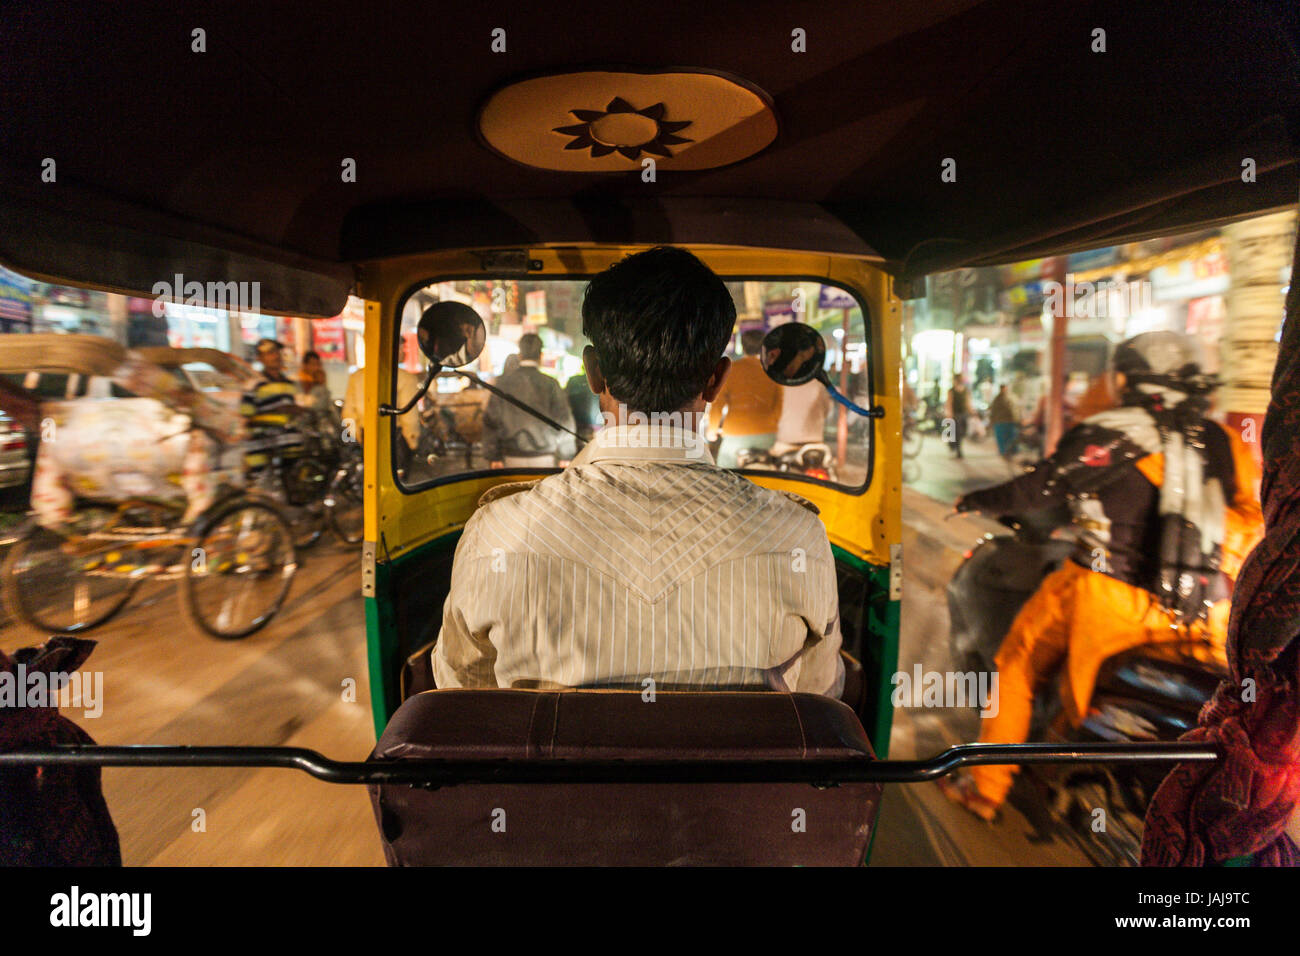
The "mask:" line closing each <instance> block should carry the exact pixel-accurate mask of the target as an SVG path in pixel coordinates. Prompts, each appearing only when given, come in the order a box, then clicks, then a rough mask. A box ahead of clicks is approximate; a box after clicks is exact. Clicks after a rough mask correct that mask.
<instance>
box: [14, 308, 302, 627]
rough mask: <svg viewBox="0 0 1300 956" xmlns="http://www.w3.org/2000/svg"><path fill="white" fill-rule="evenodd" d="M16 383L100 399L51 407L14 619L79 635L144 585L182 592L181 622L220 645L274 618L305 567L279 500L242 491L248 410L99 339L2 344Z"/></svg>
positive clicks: (22, 546) (20, 339)
mask: <svg viewBox="0 0 1300 956" xmlns="http://www.w3.org/2000/svg"><path fill="white" fill-rule="evenodd" d="M154 357H155V358H157V357H165V356H159V355H158V354H157V353H154ZM191 358H192V357H191ZM4 373H9V374H11V375H14V374H17V373H23V374H24V376H25V377H24V381H27V380H28V379H27V378H26V376H33V375H35V376H40V375H49V374H54V375H67V376H79V377H81V378H82V379H84V380H85V383H84V387H85V388H86V390H87V391H88V392H89V393H90V394H86V395H82V396H81V397H75V398H70V399H65V400H62V401H52V402H50V401H47V402H45V403H43V405H42V414H43V415H44V418H43V419H42V421H41V429H40V438H41V446H40V449H39V451H38V453H37V464H36V477H35V478H34V479H33V492H32V503H33V511H34V514H35V520H34V521H33V522H32V524H31V526H30V528H29V530H28V532H27V533H26V534H25V535H24V536H23V537H21V538H20V539H18V540H17V541H15V542H14V544H13V545H12V546H11V547H10V549H9V552H8V554H7V555H6V557H5V562H4V566H3V591H4V598H5V603H6V605H7V607H8V608H9V609H10V611H11V613H12V614H13V615H14V616H15V617H17V618H19V619H21V620H23V621H24V622H26V623H27V624H28V625H29V626H31V627H32V628H34V629H35V630H37V631H40V632H45V633H63V634H79V633H82V632H84V631H88V630H90V629H92V628H94V627H97V626H98V625H101V624H103V623H105V622H106V621H108V620H110V619H111V618H113V617H114V616H115V615H116V614H118V613H119V612H120V611H121V610H122V609H123V608H124V607H126V605H127V604H128V603H129V602H130V600H131V597H132V595H133V594H134V593H135V592H136V590H137V589H138V588H139V587H140V585H141V584H143V583H144V582H145V581H175V582H177V594H178V598H179V601H180V608H181V610H182V612H183V613H184V615H185V616H186V617H187V618H188V619H189V620H190V621H191V622H192V623H193V624H194V625H195V626H197V627H198V628H199V629H201V630H202V631H204V632H205V633H207V634H210V635H212V636H213V637H218V638H225V639H234V638H241V637H246V636H248V635H249V634H252V633H254V632H255V631H257V630H259V629H261V628H262V627H264V626H265V625H266V624H267V623H268V622H269V621H270V620H271V619H272V618H273V617H274V616H275V614H276V612H277V611H278V610H279V608H280V606H281V605H282V604H283V602H284V599H285V597H286V595H287V594H288V591H289V587H290V584H291V582H292V579H293V575H294V571H295V570H296V568H297V560H296V557H295V554H294V548H293V541H292V536H291V532H290V528H289V525H288V523H287V522H286V520H285V518H284V516H283V515H282V514H281V512H280V509H279V507H278V506H277V504H276V503H275V502H274V501H271V500H269V499H267V498H265V497H263V496H258V495H255V494H250V493H249V492H246V491H245V490H243V489H242V487H241V485H242V475H241V469H242V465H241V462H240V458H241V456H242V454H243V452H244V450H245V448H246V446H247V443H246V442H245V441H244V439H243V434H242V423H241V419H240V416H239V414H238V411H237V406H231V405H230V404H228V403H222V402H221V401H218V400H216V399H214V398H212V397H211V396H210V395H208V394H205V393H204V392H201V391H199V390H198V389H196V388H194V387H192V386H191V385H190V384H188V383H187V382H185V381H183V380H181V379H178V378H176V377H175V376H173V374H172V373H171V371H170V370H169V369H168V367H167V366H166V365H159V364H156V363H155V362H152V361H149V360H148V359H147V358H145V357H143V356H142V355H141V354H140V353H133V352H130V351H127V350H125V349H123V348H122V347H121V346H119V345H117V344H116V343H114V342H112V341H111V340H108V339H105V338H102V337H100V336H94V335H59V334H49V333H36V334H32V335H10V336H4V337H3V338H0V374H4ZM82 388H83V385H81V384H75V383H70V386H69V389H68V390H69V391H71V392H79V391H81V389H82ZM96 396H98V397H96Z"/></svg>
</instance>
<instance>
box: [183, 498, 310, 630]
mask: <svg viewBox="0 0 1300 956" xmlns="http://www.w3.org/2000/svg"><path fill="white" fill-rule="evenodd" d="M198 528H199V531H198V534H197V535H196V537H195V540H194V546H195V550H194V551H193V552H191V557H192V560H190V561H189V562H188V563H187V564H186V568H185V575H184V577H182V578H181V587H180V600H181V608H182V610H184V612H185V614H186V616H187V617H188V618H189V619H190V620H191V621H192V622H193V623H194V624H195V625H197V626H198V627H199V628H201V629H202V630H203V631H205V632H206V633H208V634H210V635H212V636H213V637H216V638H220V639H221V640H238V639H239V638H241V637H247V636H248V635H250V634H252V633H253V632H254V631H258V630H260V629H261V628H263V627H265V626H266V625H267V623H268V622H270V620H271V618H273V617H275V615H276V613H277V612H278V611H279V610H280V607H281V605H283V604H284V599H285V597H286V596H287V595H288V593H289V585H290V583H291V582H292V581H293V575H294V572H295V571H297V569H298V565H297V556H296V553H295V551H294V546H293V530H292V529H291V528H290V526H289V522H288V521H286V520H285V518H284V516H283V515H282V514H280V512H279V511H278V510H277V509H276V508H274V507H272V506H271V505H270V504H267V503H266V502H263V501H253V500H251V499H248V498H236V499H234V500H231V501H228V502H225V503H224V504H220V505H217V507H216V508H215V509H214V510H213V511H212V512H210V513H209V514H208V515H205V516H204V517H202V518H200V519H199V524H198Z"/></svg>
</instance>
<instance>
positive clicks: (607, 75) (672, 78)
mask: <svg viewBox="0 0 1300 956" xmlns="http://www.w3.org/2000/svg"><path fill="white" fill-rule="evenodd" d="M602 103H603V104H605V106H604V108H603V109H601V108H600V104H602ZM575 120H577V122H574V121H575ZM478 122H479V130H480V131H481V132H482V134H483V139H484V141H485V142H486V143H487V145H488V146H490V147H491V148H492V149H494V150H496V151H497V152H498V153H501V154H502V155H503V156H505V157H507V158H509V159H512V160H514V161H515V162H518V163H523V164H525V165H528V166H536V167H539V168H542V169H552V170H562V171H565V172H594V173H608V172H627V171H629V170H632V169H639V168H640V167H641V164H642V163H644V162H645V161H646V160H647V159H650V158H653V159H654V161H655V163H656V164H657V165H658V166H659V167H660V168H662V169H682V170H686V169H712V168H714V167H717V166H725V165H728V164H729V163H734V162H738V161H739V160H742V159H746V158H748V157H750V156H753V155H754V154H755V153H757V152H759V151H760V150H762V149H764V148H765V147H767V146H768V145H769V144H770V143H771V142H772V141H773V140H774V139H776V134H777V124H776V115H775V114H774V113H773V112H772V106H771V103H770V101H769V100H768V98H767V96H766V95H765V94H763V93H762V91H760V90H757V89H755V88H754V87H752V86H749V85H748V84H746V83H744V82H743V81H740V80H737V79H734V78H731V77H726V76H721V75H719V74H717V73H706V72H701V71H683V70H676V71H672V72H662V73H658V72H632V71H627V70H622V71H612V70H591V71H586V72H582V73H560V74H555V75H552V76H540V77H533V78H532V79H527V80H521V81H520V82H518V83H514V84H512V85H510V86H507V87H505V88H504V89H501V90H498V91H497V92H496V93H494V94H493V95H492V96H491V97H490V98H489V99H488V101H487V102H486V103H485V104H484V106H483V108H482V110H481V111H480V112H479V118H478ZM684 132H685V133H689V135H682V134H683V133H684Z"/></svg>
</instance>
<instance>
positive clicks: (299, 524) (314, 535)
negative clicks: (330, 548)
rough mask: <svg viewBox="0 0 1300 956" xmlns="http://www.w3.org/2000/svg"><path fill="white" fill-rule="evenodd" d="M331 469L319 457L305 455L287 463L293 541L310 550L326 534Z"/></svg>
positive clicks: (289, 510) (286, 478)
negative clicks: (326, 497) (326, 506)
mask: <svg viewBox="0 0 1300 956" xmlns="http://www.w3.org/2000/svg"><path fill="white" fill-rule="evenodd" d="M329 483H330V472H329V469H327V468H326V467H325V465H324V464H322V463H321V461H320V460H319V459H317V458H301V459H298V460H297V461H294V462H292V463H291V464H288V465H286V466H285V473H284V488H285V495H284V497H285V499H286V503H287V504H288V508H287V509H286V514H287V517H288V519H289V524H290V526H291V527H292V528H293V544H294V547H296V548H297V549H298V550H299V551H306V550H307V549H308V548H310V547H312V546H314V545H315V544H316V543H317V542H318V541H320V539H321V536H322V535H324V534H325V521H326V515H325V511H326V508H325V491H326V489H327V488H328V487H329Z"/></svg>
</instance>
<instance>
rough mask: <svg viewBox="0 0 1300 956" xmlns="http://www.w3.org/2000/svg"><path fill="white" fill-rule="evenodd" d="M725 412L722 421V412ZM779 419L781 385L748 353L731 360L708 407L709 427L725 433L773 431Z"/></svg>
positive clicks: (713, 430)
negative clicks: (720, 429) (715, 396)
mask: <svg viewBox="0 0 1300 956" xmlns="http://www.w3.org/2000/svg"><path fill="white" fill-rule="evenodd" d="M724 411H725V412H726V420H725V424H724V421H723V412H724ZM780 421H781V386H780V385H778V384H776V382H774V381H772V380H771V379H770V378H768V377H767V373H766V372H765V371H763V363H762V362H760V361H759V360H758V359H757V358H755V357H754V356H752V355H746V356H745V357H744V358H741V359H737V360H736V361H734V362H732V363H731V370H730V371H729V372H728V373H727V378H726V380H725V381H724V382H723V383H722V391H720V392H718V397H717V398H715V399H714V400H713V404H711V405H710V406H709V430H710V431H711V432H712V433H713V434H715V435H716V434H717V433H718V430H719V426H720V425H722V426H723V427H722V432H723V433H724V434H726V435H731V436H737V435H767V434H775V433H776V426H777V424H778V423H779V422H780Z"/></svg>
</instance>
